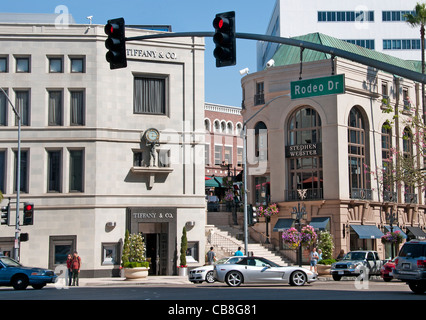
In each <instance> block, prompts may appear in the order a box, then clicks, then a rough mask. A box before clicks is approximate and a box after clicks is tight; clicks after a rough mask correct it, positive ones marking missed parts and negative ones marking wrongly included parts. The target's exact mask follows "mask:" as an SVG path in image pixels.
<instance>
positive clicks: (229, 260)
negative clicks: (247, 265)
mask: <svg viewBox="0 0 426 320" xmlns="http://www.w3.org/2000/svg"><path fill="white" fill-rule="evenodd" d="M241 258H242V257H232V258H222V259H219V260H217V261H216V262H215V264H234V263H237V262H238V261H240V260H241Z"/></svg>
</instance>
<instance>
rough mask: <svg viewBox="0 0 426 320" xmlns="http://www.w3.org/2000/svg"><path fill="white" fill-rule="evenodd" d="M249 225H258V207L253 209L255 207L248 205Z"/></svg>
mask: <svg viewBox="0 0 426 320" xmlns="http://www.w3.org/2000/svg"><path fill="white" fill-rule="evenodd" d="M247 209H248V210H247V215H248V217H247V224H248V225H249V226H253V225H255V224H256V223H257V212H256V207H253V205H251V204H250V205H248V208H247Z"/></svg>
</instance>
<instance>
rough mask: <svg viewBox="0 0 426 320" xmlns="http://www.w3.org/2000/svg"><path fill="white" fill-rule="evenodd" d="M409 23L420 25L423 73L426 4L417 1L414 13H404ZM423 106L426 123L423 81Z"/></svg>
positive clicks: (415, 25)
mask: <svg viewBox="0 0 426 320" xmlns="http://www.w3.org/2000/svg"><path fill="white" fill-rule="evenodd" d="M404 18H405V19H406V21H407V23H408V24H409V25H411V26H412V27H418V26H420V39H421V40H420V43H421V50H422V73H425V47H424V45H425V24H426V4H424V3H417V4H416V7H415V8H414V12H413V13H407V14H404ZM422 108H423V121H424V123H425V124H426V114H425V85H424V83H422Z"/></svg>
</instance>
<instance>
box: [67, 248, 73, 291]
mask: <svg viewBox="0 0 426 320" xmlns="http://www.w3.org/2000/svg"><path fill="white" fill-rule="evenodd" d="M67 270H68V272H67V280H68V281H67V282H68V286H69V287H71V281H72V256H71V253H68V257H67Z"/></svg>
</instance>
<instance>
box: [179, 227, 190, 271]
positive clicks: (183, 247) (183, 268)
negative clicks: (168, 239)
mask: <svg viewBox="0 0 426 320" xmlns="http://www.w3.org/2000/svg"><path fill="white" fill-rule="evenodd" d="M187 249H188V240H187V238H186V229H185V227H183V230H182V237H181V239H180V265H179V266H178V269H179V275H180V276H187V275H188V266H187V265H186V250H187Z"/></svg>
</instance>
